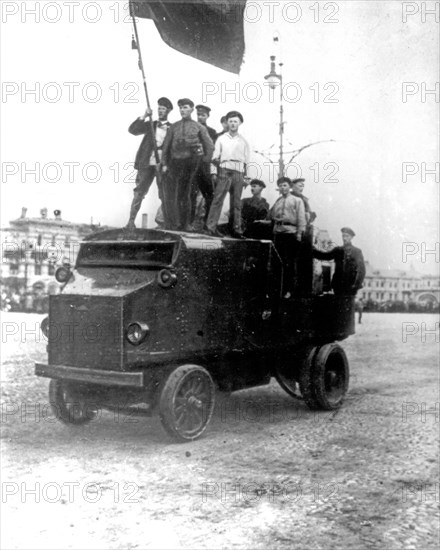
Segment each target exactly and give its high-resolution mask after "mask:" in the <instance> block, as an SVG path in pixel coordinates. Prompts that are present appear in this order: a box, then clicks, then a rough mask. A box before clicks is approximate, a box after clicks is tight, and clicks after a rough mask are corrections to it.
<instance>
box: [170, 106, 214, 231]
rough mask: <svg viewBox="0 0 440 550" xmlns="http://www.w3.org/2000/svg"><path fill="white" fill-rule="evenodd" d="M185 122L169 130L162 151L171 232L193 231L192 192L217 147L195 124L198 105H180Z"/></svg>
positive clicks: (177, 123)
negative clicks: (199, 174) (192, 116)
mask: <svg viewBox="0 0 440 550" xmlns="http://www.w3.org/2000/svg"><path fill="white" fill-rule="evenodd" d="M177 104H178V106H179V109H180V115H181V117H182V120H179V121H178V122H176V123H175V124H173V125H172V126H171V128H170V129H169V130H168V133H167V136H166V138H165V142H164V144H163V151H162V171H163V173H164V174H166V177H165V181H164V188H165V197H166V199H165V202H166V209H165V210H166V211H167V212H168V211H169V212H170V213H171V215H170V220H167V222H168V227H167V229H178V230H182V231H191V229H192V228H191V225H190V219H191V188H192V185H193V180H194V178H195V176H196V173H197V171H198V169H199V166H200V163H201V162H210V161H211V157H212V152H213V150H214V144H213V142H212V140H211V138H210V137H209V134H208V130H207V129H206V127H205V126H202V125H201V124H200V123H199V122H196V121H195V120H192V118H191V114H192V112H193V111H194V102H193V101H191V99H188V98H183V99H179V101H178V102H177Z"/></svg>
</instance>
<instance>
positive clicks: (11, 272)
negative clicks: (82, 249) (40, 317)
mask: <svg viewBox="0 0 440 550" xmlns="http://www.w3.org/2000/svg"><path fill="white" fill-rule="evenodd" d="M97 229H98V226H95V225H88V224H81V223H74V222H70V221H67V220H63V219H62V217H61V211H59V210H55V211H54V217H53V218H51V217H49V216H48V211H47V208H42V209H41V210H40V217H28V216H27V209H26V208H23V209H22V213H21V216H20V217H19V218H17V219H15V220H12V221H11V222H10V223H9V227H6V228H2V229H1V240H2V261H1V264H0V282H1V286H2V294H6V295H8V296H13V297H14V300H15V301H17V300H20V302H26V300H27V302H28V306H30V302H32V303H34V302H35V301H36V302H38V301H39V299H40V301H41V299H43V298H44V297H47V296H48V295H49V294H56V293H58V291H59V286H60V285H59V284H58V283H57V281H56V280H55V278H54V274H55V271H56V269H57V267H59V266H61V265H63V264H65V263H70V264H72V265H73V264H74V263H75V260H76V256H77V254H78V250H79V243H80V241H81V240H82V239H83V238H84V237H85V236H86V235H88V234H90V233H92V232H93V231H96V230H97ZM23 309H33V308H31V307H23ZM37 309H38V308H37Z"/></svg>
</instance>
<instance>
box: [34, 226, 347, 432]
mask: <svg viewBox="0 0 440 550" xmlns="http://www.w3.org/2000/svg"><path fill="white" fill-rule="evenodd" d="M311 245H312V239H311V238H310V239H309V240H306V241H305V242H304V244H303V247H304V249H305V250H306V252H307V247H309V248H310V249H311ZM300 273H301V277H300V288H299V291H298V293H296V294H295V295H294V297H293V298H291V299H284V298H283V296H282V292H281V289H282V277H283V266H282V265H281V261H280V257H279V255H278V254H277V252H276V249H275V248H274V245H273V243H272V242H271V241H270V240H253V239H246V240H238V239H228V238H216V237H209V236H205V235H198V234H192V233H181V232H173V231H162V230H149V229H137V230H135V231H133V232H131V233H129V234H127V232H126V231H124V230H122V229H121V230H109V231H104V232H101V233H96V234H94V235H91V236H89V237H88V238H87V239H86V240H85V241H83V242H82V244H81V247H80V250H79V254H78V257H77V260H76V265H75V266H74V267H73V268H71V267H70V266H64V267H61V268H59V270H58V271H57V273H56V278H57V280H58V281H60V282H62V284H63V287H62V291H61V293H60V294H58V295H55V296H51V297H50V304H49V317H48V318H46V319H45V321H44V322H43V324H42V330H43V332H44V333H45V334H46V336H47V339H48V361H47V363H44V364H43V363H37V364H36V374H37V375H38V376H44V377H47V378H50V379H51V380H50V385H49V400H50V403H51V406H52V408H53V410H54V412H55V414H56V415H57V417H58V418H59V419H60V420H61V421H62V422H64V423H66V424H71V425H82V424H85V423H86V422H89V421H90V420H92V419H93V418H94V417H95V416H96V414H97V411H98V410H102V409H108V410H114V409H115V408H117V409H118V411H121V410H122V411H125V412H129V411H134V410H136V411H137V413H139V414H140V413H142V414H148V415H150V414H153V413H158V414H159V416H160V419H161V422H162V425H163V427H164V428H165V430H166V431H167V432H168V433H169V434H170V435H171V436H172V437H173V438H175V439H176V440H178V441H188V440H193V439H196V438H198V437H200V436H201V435H202V433H203V432H204V431H205V429H206V427H207V425H208V424H209V421H210V419H211V416H212V413H213V409H214V404H215V398H216V395H218V392H219V391H220V392H234V391H238V390H242V389H244V388H250V387H254V386H261V385H265V384H269V382H270V380H271V378H272V377H275V378H276V379H277V380H278V382H279V383H280V385H281V386H282V388H283V389H284V390H285V391H286V392H288V393H289V394H290V395H292V397H295V398H301V399H304V401H305V402H306V404H307V405H308V406H309V407H310V408H311V409H336V408H338V407H340V406H341V404H342V402H343V399H344V396H345V394H346V391H347V388H348V381H349V366H348V361H347V357H346V355H345V353H344V351H343V349H342V347H341V346H340V344H339V343H337V342H338V341H341V340H343V339H345V338H347V337H348V336H349V335H350V334H353V333H354V298H353V297H352V296H335V295H334V294H332V293H331V292H329V290H330V289H329V287H328V284H327V282H326V280H325V277H323V273H322V269H321V267H320V262H318V261H317V260H313V258H312V255H311V254H307V253H306V254H303V256H302V259H301V266H300Z"/></svg>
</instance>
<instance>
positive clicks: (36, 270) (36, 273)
mask: <svg viewBox="0 0 440 550" xmlns="http://www.w3.org/2000/svg"><path fill="white" fill-rule="evenodd" d="M35 275H41V264H35Z"/></svg>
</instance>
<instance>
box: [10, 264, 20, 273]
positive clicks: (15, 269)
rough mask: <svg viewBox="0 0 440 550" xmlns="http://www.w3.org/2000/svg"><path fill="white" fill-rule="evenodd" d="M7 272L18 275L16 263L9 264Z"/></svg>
mask: <svg viewBox="0 0 440 550" xmlns="http://www.w3.org/2000/svg"><path fill="white" fill-rule="evenodd" d="M9 273H10V275H18V264H10V265H9Z"/></svg>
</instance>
